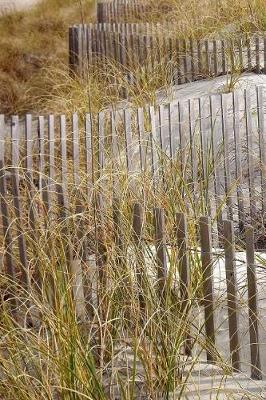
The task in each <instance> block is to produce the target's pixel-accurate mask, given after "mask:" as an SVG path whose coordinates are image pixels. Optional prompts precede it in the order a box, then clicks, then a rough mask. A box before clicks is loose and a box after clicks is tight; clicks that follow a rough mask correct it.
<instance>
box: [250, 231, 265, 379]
mask: <svg viewBox="0 0 266 400" xmlns="http://www.w3.org/2000/svg"><path fill="white" fill-rule="evenodd" d="M246 254H247V280H248V309H249V336H250V356H251V378H252V379H256V380H261V379H262V373H261V363H260V349H259V332H258V305H257V282H256V270H255V268H256V267H255V248H254V228H253V227H252V226H248V227H247V229H246Z"/></svg>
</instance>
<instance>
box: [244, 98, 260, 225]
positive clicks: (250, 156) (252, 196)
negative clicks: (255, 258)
mask: <svg viewBox="0 0 266 400" xmlns="http://www.w3.org/2000/svg"><path fill="white" fill-rule="evenodd" d="M244 101H245V122H246V139H247V163H248V178H249V201H250V217H251V221H252V222H254V221H255V219H256V212H257V207H256V191H255V182H254V153H253V152H254V149H253V126H252V109H251V102H250V93H249V91H248V90H245V92H244Z"/></svg>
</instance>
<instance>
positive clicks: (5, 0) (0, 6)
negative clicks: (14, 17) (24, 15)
mask: <svg viewBox="0 0 266 400" xmlns="http://www.w3.org/2000/svg"><path fill="white" fill-rule="evenodd" d="M39 2H40V0H0V13H3V14H7V13H10V12H13V11H20V10H23V9H26V8H30V7H32V6H34V5H35V4H37V3H39Z"/></svg>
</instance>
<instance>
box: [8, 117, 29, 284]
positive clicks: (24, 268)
mask: <svg viewBox="0 0 266 400" xmlns="http://www.w3.org/2000/svg"><path fill="white" fill-rule="evenodd" d="M19 136H20V130H19V119H18V117H17V116H13V117H12V120H11V146H12V169H11V177H12V193H13V205H14V209H15V215H16V226H17V234H18V249H19V259H20V264H21V266H20V267H21V280H22V284H23V285H24V287H25V288H26V289H27V290H29V288H30V278H29V270H28V260H27V252H26V242H25V236H24V231H23V226H24V224H23V222H22V212H21V198H20V190H19V172H18V168H19V149H20V137H19Z"/></svg>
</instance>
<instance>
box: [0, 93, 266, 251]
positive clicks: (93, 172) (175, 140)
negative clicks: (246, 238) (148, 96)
mask: <svg viewBox="0 0 266 400" xmlns="http://www.w3.org/2000/svg"><path fill="white" fill-rule="evenodd" d="M264 104H265V90H264V88H263V87H258V88H253V89H249V90H245V91H244V92H243V93H242V92H237V91H236V92H234V93H228V94H219V95H214V96H210V97H208V96H207V97H204V98H199V99H190V100H188V101H180V102H173V103H169V104H164V105H161V106H160V107H158V108H154V107H148V108H146V107H145V108H139V109H137V110H136V109H121V110H119V109H118V110H113V111H109V110H106V111H102V112H100V113H99V114H95V115H94V114H87V115H85V116H81V117H78V115H77V114H74V115H73V116H72V117H71V118H66V116H64V115H63V116H59V117H55V116H53V115H50V116H48V117H47V118H46V117H43V116H40V117H36V118H33V117H32V116H30V115H27V116H26V119H25V120H21V121H20V120H19V118H18V117H16V116H14V117H12V119H11V121H10V123H9V122H8V123H6V122H5V119H4V116H2V117H1V121H0V122H1V123H0V127H1V129H0V132H1V134H0V136H1V141H2V146H1V155H2V158H3V157H4V160H5V161H4V166H5V167H7V168H12V167H18V166H19V167H20V168H21V169H22V170H24V169H26V170H27V168H30V169H33V170H34V174H35V181H36V184H37V185H38V188H39V189H40V188H41V186H42V178H43V179H44V178H45V179H47V180H48V182H50V184H51V185H52V183H55V182H59V183H60V182H64V185H65V186H67V185H72V186H73V187H76V188H79V189H80V188H82V190H84V193H86V192H87V191H88V192H89V191H91V192H92V191H93V188H95V187H97V188H98V189H100V190H101V191H102V193H103V195H104V197H106V199H108V198H109V197H110V196H109V193H112V191H113V187H117V188H118V189H119V188H120V189H121V190H124V191H125V192H126V193H129V194H130V195H131V196H134V197H135V198H136V199H142V198H143V197H144V198H146V199H147V201H148V202H150V203H151V204H152V202H153V201H154V198H157V200H156V201H158V199H160V198H162V199H163V198H164V197H166V198H168V200H169V201H174V199H175V198H176V197H179V198H180V201H181V202H182V206H183V207H186V208H187V209H188V210H189V212H190V214H191V215H193V214H195V215H198V214H199V213H201V214H208V215H210V216H211V217H212V218H213V219H215V220H216V221H217V227H218V230H219V227H220V226H221V221H222V219H223V218H225V217H226V218H229V219H233V220H234V221H235V225H236V226H237V227H238V230H239V234H240V235H241V232H242V230H243V226H245V225H246V223H250V224H252V225H253V226H254V227H256V228H257V231H256V232H257V239H258V242H257V246H258V248H259V247H260V248H265V243H264V226H265V215H266V214H265V211H266V176H265V165H266V160H265V108H264ZM29 166H30V167H29ZM120 189H119V190H120ZM180 204H181V203H180Z"/></svg>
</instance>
